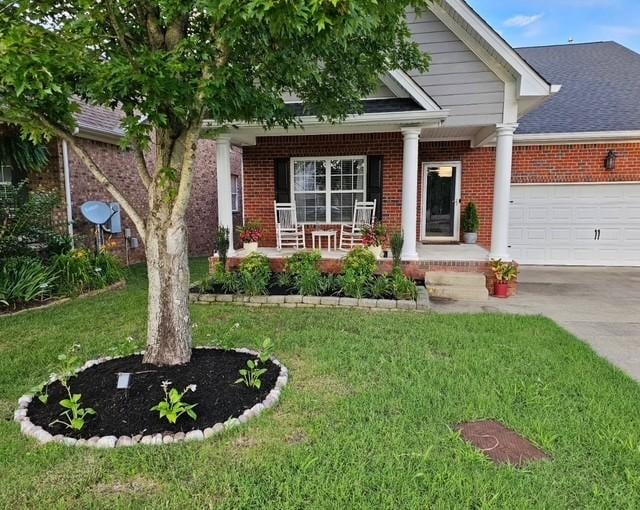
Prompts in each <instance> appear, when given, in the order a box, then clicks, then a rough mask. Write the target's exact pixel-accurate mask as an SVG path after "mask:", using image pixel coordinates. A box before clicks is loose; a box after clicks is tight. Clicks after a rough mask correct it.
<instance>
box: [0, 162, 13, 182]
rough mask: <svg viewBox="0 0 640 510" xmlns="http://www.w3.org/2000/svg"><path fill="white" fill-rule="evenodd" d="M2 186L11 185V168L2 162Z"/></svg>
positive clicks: (0, 163) (0, 175)
mask: <svg viewBox="0 0 640 510" xmlns="http://www.w3.org/2000/svg"><path fill="white" fill-rule="evenodd" d="M0 184H11V167H10V166H9V165H5V164H4V163H2V162H0Z"/></svg>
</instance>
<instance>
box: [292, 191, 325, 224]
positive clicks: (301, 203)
mask: <svg viewBox="0 0 640 510" xmlns="http://www.w3.org/2000/svg"><path fill="white" fill-rule="evenodd" d="M295 200H296V214H297V216H298V221H300V222H302V223H326V221H327V207H326V202H325V201H326V195H325V194H324V193H296V194H295Z"/></svg>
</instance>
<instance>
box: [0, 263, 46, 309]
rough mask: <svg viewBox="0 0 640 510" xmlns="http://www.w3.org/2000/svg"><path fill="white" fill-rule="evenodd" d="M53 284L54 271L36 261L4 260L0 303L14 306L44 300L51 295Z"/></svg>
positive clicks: (0, 282) (0, 277) (0, 281)
mask: <svg viewBox="0 0 640 510" xmlns="http://www.w3.org/2000/svg"><path fill="white" fill-rule="evenodd" d="M55 282H56V275H55V273H54V271H52V270H51V269H49V268H47V267H46V266H45V265H44V264H43V263H42V262H41V261H40V260H38V259H33V258H25V257H15V258H9V259H5V260H3V261H2V269H1V270H0V302H2V303H3V304H4V305H5V306H16V305H17V304H27V303H31V302H32V301H35V300H37V299H44V298H46V297H48V296H50V295H51V294H52V292H53V290H54V288H55Z"/></svg>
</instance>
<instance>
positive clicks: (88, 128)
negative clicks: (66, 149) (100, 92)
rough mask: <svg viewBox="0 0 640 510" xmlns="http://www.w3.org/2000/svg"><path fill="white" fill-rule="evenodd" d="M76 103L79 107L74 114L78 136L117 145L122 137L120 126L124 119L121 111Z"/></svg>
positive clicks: (122, 131)
mask: <svg viewBox="0 0 640 510" xmlns="http://www.w3.org/2000/svg"><path fill="white" fill-rule="evenodd" d="M76 102H77V104H78V105H79V106H80V111H79V112H78V113H77V114H76V122H77V123H78V135H79V136H82V137H84V138H90V139H92V140H98V141H103V142H108V143H118V142H119V141H120V139H121V138H122V137H123V136H124V130H123V129H122V126H121V124H120V122H121V120H122V118H123V117H124V113H123V112H122V110H120V109H115V110H112V109H111V108H105V107H102V106H92V105H88V104H87V103H84V102H82V101H76Z"/></svg>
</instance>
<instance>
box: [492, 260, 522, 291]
mask: <svg viewBox="0 0 640 510" xmlns="http://www.w3.org/2000/svg"><path fill="white" fill-rule="evenodd" d="M491 270H492V271H493V274H494V275H495V277H496V281H495V283H494V292H493V295H494V296H495V297H498V298H506V297H509V282H511V281H513V280H515V279H516V278H517V276H518V268H517V267H516V265H515V264H514V263H513V262H504V261H503V260H502V259H497V260H492V261H491Z"/></svg>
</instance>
